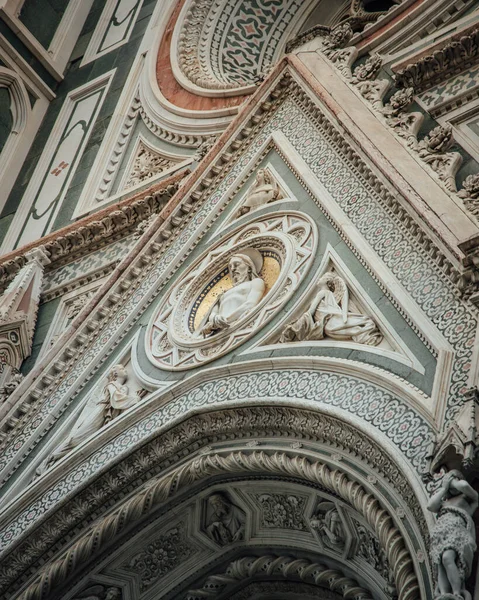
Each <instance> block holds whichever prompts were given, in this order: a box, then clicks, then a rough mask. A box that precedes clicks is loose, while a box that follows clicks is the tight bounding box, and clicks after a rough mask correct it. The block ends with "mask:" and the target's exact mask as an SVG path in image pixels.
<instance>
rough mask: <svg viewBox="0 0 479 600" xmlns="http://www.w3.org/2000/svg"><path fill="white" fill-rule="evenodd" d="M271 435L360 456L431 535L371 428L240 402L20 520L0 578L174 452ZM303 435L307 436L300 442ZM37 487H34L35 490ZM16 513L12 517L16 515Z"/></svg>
mask: <svg viewBox="0 0 479 600" xmlns="http://www.w3.org/2000/svg"><path fill="white" fill-rule="evenodd" d="M205 432H207V433H205ZM272 432H274V433H273V434H272ZM265 437H266V438H271V437H273V438H276V439H278V440H279V441H281V440H283V439H284V440H285V441H287V440H288V439H289V440H291V439H292V440H296V442H293V443H291V442H290V447H291V448H293V449H294V450H295V451H296V450H299V449H300V448H302V447H303V446H304V445H308V444H309V443H311V442H314V443H320V444H325V445H326V446H329V447H331V448H334V450H335V453H334V454H335V455H336V456H338V457H339V456H341V457H343V456H344V458H347V457H349V458H348V460H347V462H348V463H349V464H350V465H352V464H354V463H355V462H356V461H360V463H361V464H360V467H359V469H357V468H356V467H352V468H353V471H354V472H356V470H359V471H360V472H363V471H364V467H365V466H366V469H367V470H372V472H374V473H376V474H380V476H381V477H382V478H384V480H385V481H386V482H388V485H390V486H392V487H393V488H394V490H395V495H397V498H398V502H399V503H400V504H401V503H402V505H403V507H407V512H408V513H410V514H411V517H412V519H413V520H414V521H415V523H416V526H417V528H418V531H420V534H421V536H422V537H423V539H424V540H427V537H428V527H427V524H426V521H425V518H424V517H425V516H424V513H423V510H422V508H421V505H420V503H419V501H418V498H417V496H416V493H415V491H414V490H413V488H412V486H411V484H410V483H409V481H408V480H407V478H406V476H405V474H404V473H403V472H402V470H401V468H400V467H399V466H398V465H397V464H396V462H395V461H394V459H393V458H392V457H391V456H390V455H389V454H388V452H387V451H385V450H384V448H383V447H382V446H381V445H380V444H379V443H378V442H376V441H375V440H374V439H372V438H371V437H370V435H368V434H367V433H365V432H363V431H359V430H358V429H356V428H355V427H354V426H353V425H351V424H349V423H347V422H345V421H343V420H341V419H339V418H337V417H335V416H331V415H328V414H325V413H322V412H321V413H318V412H316V411H314V410H308V409H300V408H290V407H285V406H276V407H274V408H273V407H271V406H260V407H258V406H256V407H255V406H248V407H236V408H226V409H223V410H217V411H213V412H203V413H201V414H198V415H194V416H192V417H189V418H188V419H186V420H183V421H182V422H181V423H180V424H178V425H175V426H173V428H171V429H170V430H167V431H166V432H164V433H162V434H161V436H156V437H153V438H152V439H151V440H150V441H149V442H147V444H146V445H144V446H142V447H140V448H139V449H136V450H135V451H134V452H133V453H131V454H130V455H129V456H125V457H123V459H122V461H121V462H120V463H119V464H116V465H112V466H110V467H109V469H108V470H106V471H104V472H103V473H101V474H100V475H98V476H96V477H95V478H94V479H86V477H85V476H82V480H85V481H86V482H88V483H87V486H86V487H84V488H83V489H82V490H81V491H79V492H78V493H77V494H75V495H74V496H72V495H71V494H70V495H69V496H68V499H67V500H65V501H63V502H62V504H61V505H59V506H58V507H57V509H56V510H55V511H50V513H49V516H48V517H47V518H46V520H45V521H44V522H42V524H39V525H38V526H37V527H36V529H34V530H31V529H30V528H27V526H26V525H25V524H18V523H17V524H16V525H15V527H21V530H22V531H24V532H25V533H24V536H23V539H19V540H18V541H16V542H15V545H14V547H13V548H12V549H11V550H10V551H9V553H8V555H6V556H4V558H3V559H2V567H3V569H2V570H0V582H4V583H5V582H6V581H7V579H8V580H10V577H11V578H12V579H13V578H15V577H18V576H19V574H20V572H19V571H18V569H19V568H23V566H22V565H23V564H24V561H25V560H26V559H25V557H29V558H28V561H36V560H40V559H41V557H42V556H43V555H44V552H46V550H47V548H55V549H56V550H57V551H59V550H60V549H61V545H62V544H63V543H64V542H62V541H61V540H62V539H63V536H67V538H65V539H68V532H69V531H71V529H72V528H75V527H77V526H79V525H80V524H81V523H83V524H85V523H89V522H92V521H93V520H94V519H96V518H97V517H98V515H101V514H102V513H104V512H105V511H107V510H109V507H110V506H111V502H112V501H114V499H115V498H116V497H117V495H118V494H120V495H122V494H123V491H124V490H125V489H138V488H140V487H141V486H142V485H143V484H145V483H146V482H148V480H149V479H150V478H151V477H152V476H153V475H158V474H162V473H163V472H164V469H165V468H167V467H168V466H169V465H171V464H172V463H173V464H174V462H175V460H176V458H175V457H178V456H185V455H186V456H188V455H189V456H190V457H191V455H192V454H194V453H195V452H196V451H197V450H198V451H199V452H200V453H211V452H213V448H212V446H211V444H214V443H215V442H216V441H218V440H219V439H221V440H229V441H234V440H236V441H242V442H243V443H244V440H248V439H252V440H256V439H261V438H265ZM298 439H300V440H302V442H298V441H297V440H298ZM343 453H344V455H343ZM72 460H73V461H75V455H73V456H72V455H70V461H67V463H65V461H62V464H61V466H59V469H61V471H62V472H63V471H65V472H70V471H71V470H72V466H71V462H72ZM69 463H70V464H69ZM56 479H57V474H56V469H52V470H49V471H48V472H47V473H46V474H45V476H44V477H43V478H42V491H41V494H42V495H44V494H45V489H46V488H47V487H49V486H50V485H51V482H54V481H55V480H56ZM31 491H32V493H34V492H35V489H34V488H33V489H32V490H31ZM27 495H29V494H28V491H27V494H24V495H23V499H22V504H23V506H20V505H19V504H18V503H15V505H14V506H12V507H11V508H12V509H13V508H15V512H17V511H21V510H25V509H26V510H27V512H28V511H31V510H32V507H31V504H30V505H28V504H27V505H25V502H30V503H31V500H28V498H27ZM6 516H7V515H5V517H4V518H6ZM13 518H14V517H13V516H9V518H8V520H9V522H12V520H13ZM58 544H60V545H58ZM18 556H21V557H24V559H23V561H20V563H19V562H18V559H17V558H15V557H18Z"/></svg>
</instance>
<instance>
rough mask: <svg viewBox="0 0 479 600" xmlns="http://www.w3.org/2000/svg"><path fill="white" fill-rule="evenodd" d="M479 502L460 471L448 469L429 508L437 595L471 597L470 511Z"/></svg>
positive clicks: (473, 534) (472, 544) (472, 532)
mask: <svg viewBox="0 0 479 600" xmlns="http://www.w3.org/2000/svg"><path fill="white" fill-rule="evenodd" d="M478 505H479V501H478V493H477V492H476V491H475V490H474V489H473V488H472V487H471V486H470V485H469V483H467V481H465V480H464V477H463V475H462V473H461V472H460V471H457V470H452V471H449V473H447V474H446V475H445V477H444V480H443V482H442V485H441V487H440V489H439V490H438V491H437V492H436V493H435V494H434V495H433V497H432V498H431V500H430V501H429V504H428V509H429V510H430V511H431V512H433V513H436V514H437V518H436V524H435V525H434V528H433V531H432V534H431V550H430V555H431V562H432V565H433V568H434V571H435V576H436V590H435V594H436V596H435V597H436V598H437V599H439V598H441V599H443V600H446V599H447V600H449V599H450V600H453V599H458V600H472V597H471V594H470V593H469V592H468V591H467V590H466V580H467V578H468V577H469V575H470V574H471V568H472V561H473V558H474V552H475V551H476V532H475V526H474V521H473V520H472V515H473V514H474V512H475V511H476V509H477V507H478Z"/></svg>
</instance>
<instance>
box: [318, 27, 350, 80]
mask: <svg viewBox="0 0 479 600" xmlns="http://www.w3.org/2000/svg"><path fill="white" fill-rule="evenodd" d="M352 37H353V30H352V29H351V25H350V24H349V23H341V24H340V25H337V26H336V27H334V28H333V29H331V31H330V32H329V34H328V35H327V36H326V37H325V38H324V40H323V45H322V48H321V51H322V53H323V54H324V55H325V56H326V57H327V58H329V60H330V61H331V62H332V63H334V64H335V65H336V67H337V68H338V69H339V71H341V72H342V73H343V74H344V76H345V77H347V78H348V79H349V78H351V68H352V66H353V64H354V62H355V60H356V59H357V57H358V51H357V49H356V47H355V46H348V47H346V46H347V44H348V43H349V41H350V40H351V38H352Z"/></svg>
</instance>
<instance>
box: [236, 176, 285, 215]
mask: <svg viewBox="0 0 479 600" xmlns="http://www.w3.org/2000/svg"><path fill="white" fill-rule="evenodd" d="M281 197H282V195H281V191H280V189H279V187H278V185H277V183H276V181H275V180H274V179H273V177H272V176H271V174H270V173H269V171H267V170H266V169H259V170H258V173H257V174H256V179H255V181H254V184H253V186H252V187H251V188H250V190H249V191H248V193H247V194H246V200H245V202H244V204H243V206H242V207H241V208H240V209H239V211H238V214H237V217H241V216H242V215H246V214H247V213H249V212H251V211H252V210H255V208H258V207H260V206H263V205H264V204H268V202H272V201H273V200H279V199H280V198H281Z"/></svg>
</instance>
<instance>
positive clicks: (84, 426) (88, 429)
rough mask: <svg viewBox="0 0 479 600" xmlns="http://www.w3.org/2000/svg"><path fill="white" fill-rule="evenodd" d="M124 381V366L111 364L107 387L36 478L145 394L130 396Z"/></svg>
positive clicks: (93, 398) (95, 398)
mask: <svg viewBox="0 0 479 600" xmlns="http://www.w3.org/2000/svg"><path fill="white" fill-rule="evenodd" d="M127 380H128V373H127V371H126V368H125V367H124V366H123V365H121V364H118V365H114V366H113V367H112V368H111V369H110V371H109V372H108V375H107V384H106V385H105V386H104V388H103V390H102V392H101V394H99V395H97V394H96V393H93V395H92V396H91V397H90V399H89V400H88V402H87V403H86V405H85V407H84V409H83V410H82V411H81V413H80V415H79V416H78V418H77V420H76V421H75V423H74V425H73V427H72V429H71V432H70V435H69V436H68V437H67V439H66V440H64V441H63V442H62V443H61V444H60V445H59V446H58V448H56V449H55V450H54V452H53V453H52V454H51V455H50V457H49V458H48V459H47V460H46V461H44V462H43V463H42V464H41V465H40V467H38V469H37V475H41V474H42V473H43V472H44V471H45V470H46V469H47V468H48V467H49V466H50V465H51V463H53V462H55V461H57V460H60V458H63V457H64V456H65V455H66V454H68V452H70V450H73V448H76V446H78V445H79V444H81V443H82V442H83V441H84V440H85V439H86V438H87V437H89V436H90V435H91V434H92V433H95V432H96V431H99V430H100V429H101V428H102V427H104V426H105V425H106V424H107V423H109V422H110V421H112V420H113V419H114V418H115V417H117V416H118V415H120V414H121V413H122V412H123V411H125V410H126V409H128V408H130V407H131V406H133V405H135V404H136V403H137V402H138V401H139V400H140V399H141V398H143V397H144V396H145V395H146V394H147V391H146V390H144V389H140V390H138V391H137V392H136V394H134V395H132V394H130V390H129V388H128V386H127V385H126V382H127Z"/></svg>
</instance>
